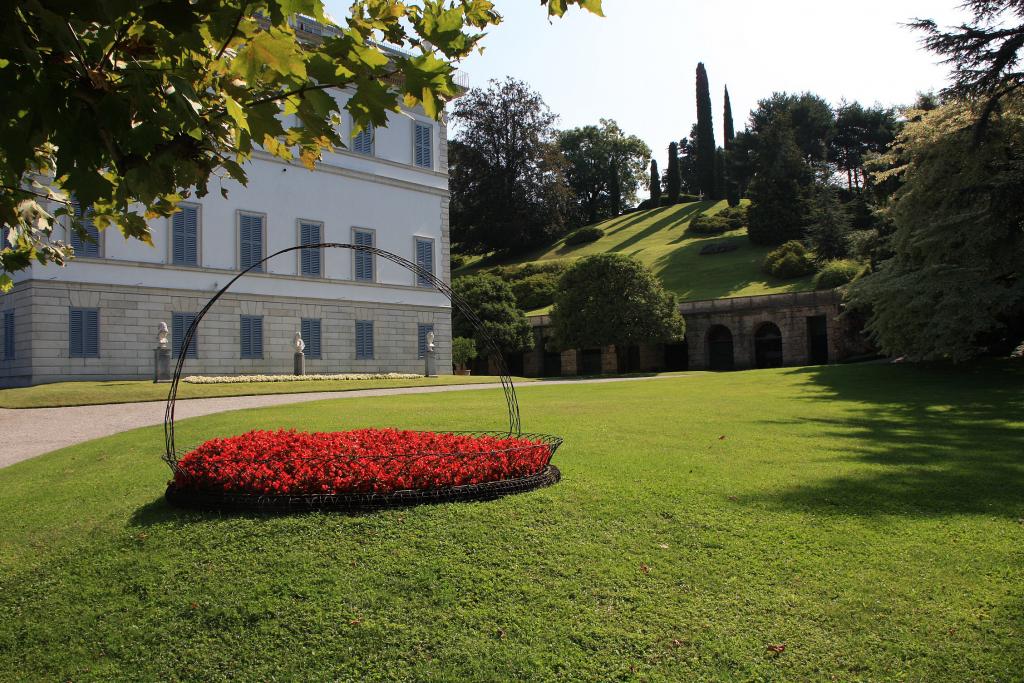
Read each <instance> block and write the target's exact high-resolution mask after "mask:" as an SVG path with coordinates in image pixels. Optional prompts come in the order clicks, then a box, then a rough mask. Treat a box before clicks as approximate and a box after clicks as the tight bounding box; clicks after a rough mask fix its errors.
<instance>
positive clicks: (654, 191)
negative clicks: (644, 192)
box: [647, 159, 661, 206]
mask: <svg viewBox="0 0 1024 683" xmlns="http://www.w3.org/2000/svg"><path fill="white" fill-rule="evenodd" d="M647 189H648V191H649V192H650V193H651V199H652V200H653V202H652V203H653V204H654V205H655V206H657V205H658V204H660V203H661V174H660V173H658V160H657V159H651V182H650V185H648V187H647Z"/></svg>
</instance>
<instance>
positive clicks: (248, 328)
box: [238, 315, 252, 358]
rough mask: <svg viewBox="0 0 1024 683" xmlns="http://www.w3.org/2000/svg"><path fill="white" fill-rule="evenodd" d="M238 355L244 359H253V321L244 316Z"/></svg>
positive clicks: (240, 330) (239, 328)
mask: <svg viewBox="0 0 1024 683" xmlns="http://www.w3.org/2000/svg"><path fill="white" fill-rule="evenodd" d="M238 340H239V348H238V355H239V356H241V357H242V358H251V357H252V321H251V320H249V318H248V317H246V316H244V315H243V316H242V317H241V319H240V322H239V327H238Z"/></svg>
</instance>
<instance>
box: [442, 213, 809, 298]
mask: <svg viewBox="0 0 1024 683" xmlns="http://www.w3.org/2000/svg"><path fill="white" fill-rule="evenodd" d="M726 206H727V203H726V202H724V201H722V202H713V201H707V202H695V203H692V204H679V205H676V206H669V207H663V208H660V209H650V210H648V211H638V212H635V213H630V214H626V215H624V216H619V217H618V218H612V219H610V220H607V221H604V222H601V223H598V224H597V225H598V227H600V228H602V229H603V230H604V231H605V236H604V237H602V238H601V239H599V240H597V241H596V242H591V243H589V244H583V245H579V246H575V247H573V246H566V245H565V241H564V240H560V241H558V242H557V243H555V244H554V245H553V246H551V247H550V248H548V249H545V250H543V251H539V252H536V253H533V254H530V255H528V256H527V257H525V258H522V259H518V260H514V261H508V262H503V263H499V262H491V261H489V260H485V261H475V262H473V263H470V264H469V265H467V266H465V267H463V268H462V269H461V270H459V271H457V272H456V273H455V274H456V275H460V274H465V273H469V272H472V271H474V270H477V269H479V268H480V267H481V266H493V265H506V264H508V263H526V262H530V261H547V260H553V259H576V258H579V257H581V256H589V255H591V254H599V253H604V252H619V253H623V254H629V255H631V256H636V257H637V258H638V259H640V260H641V261H642V262H643V263H644V264H646V265H647V266H648V267H650V268H651V269H652V270H653V271H654V273H655V275H657V276H658V277H659V278H661V281H662V282H663V283H664V284H665V287H666V288H667V289H669V290H671V291H673V292H675V293H676V294H677V295H678V296H679V297H680V299H681V300H684V301H685V300H702V299H718V298H723V297H735V296H749V295H756V294H776V293H780V292H793V291H802V290H806V289H812V285H811V277H810V276H808V277H804V278H800V279H796V280H779V279H777V278H774V277H772V276H770V275H766V274H765V273H763V272H762V271H761V263H762V262H763V261H764V257H765V254H767V253H768V252H769V251H770V248H769V247H758V246H756V245H754V244H751V243H750V240H748V239H747V236H746V235H747V233H746V229H745V228H744V229H741V230H735V231H732V232H728V233H725V234H724V235H721V236H717V237H701V236H697V235H694V234H692V233H688V232H687V230H686V229H687V227H688V226H689V224H690V220H691V219H692V218H693V217H694V216H697V215H699V214H701V213H716V212H718V211H719V210H721V209H723V208H725V207H726ZM719 242H735V243H736V244H738V245H739V249H737V250H736V251H732V252H728V253H724V254H714V255H709V256H701V255H700V250H701V248H702V247H704V246H706V245H708V244H715V243H719Z"/></svg>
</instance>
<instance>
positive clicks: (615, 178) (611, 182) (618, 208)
mask: <svg viewBox="0 0 1024 683" xmlns="http://www.w3.org/2000/svg"><path fill="white" fill-rule="evenodd" d="M608 199H609V201H610V202H611V205H612V206H611V209H612V217H613V218H614V217H615V216H618V215H619V214H620V213H622V184H621V183H620V181H619V167H618V166H617V165H616V164H615V162H614V161H613V162H612V167H611V177H610V178H609V179H608Z"/></svg>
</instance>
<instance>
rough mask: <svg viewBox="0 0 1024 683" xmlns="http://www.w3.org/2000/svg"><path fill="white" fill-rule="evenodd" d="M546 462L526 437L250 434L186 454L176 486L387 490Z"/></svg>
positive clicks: (475, 480)
mask: <svg viewBox="0 0 1024 683" xmlns="http://www.w3.org/2000/svg"><path fill="white" fill-rule="evenodd" d="M550 459H551V449H550V447H549V446H548V445H547V444H544V443H542V442H540V441H531V440H529V439H525V438H501V437H495V436H470V435H467V434H444V433H435V432H410V431H399V430H397V429H358V430H353V431H348V432H317V433H309V432H296V431H294V430H280V431H276V432H271V431H253V432H249V433H247V434H242V435H241V436H233V437H230V438H226V439H213V440H211V441H207V442H206V443H204V444H203V445H201V446H199V447H198V448H196V449H195V450H194V451H190V452H189V453H187V454H186V455H185V456H184V457H183V458H182V459H181V461H180V462H179V463H178V467H177V470H176V471H175V474H174V486H175V488H177V489H179V490H191V491H215V492H224V493H248V494H260V495H308V494H320V495H331V494H340V493H391V492H393V491H402V490H409V489H412V490H431V489H438V488H447V487H451V486H462V485H466V484H481V483H484V482H490V481H501V480H505V479H516V478H520V477H527V476H530V475H533V474H537V473H538V472H540V471H541V470H542V469H544V467H545V466H546V465H547V464H548V461H549V460H550Z"/></svg>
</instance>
